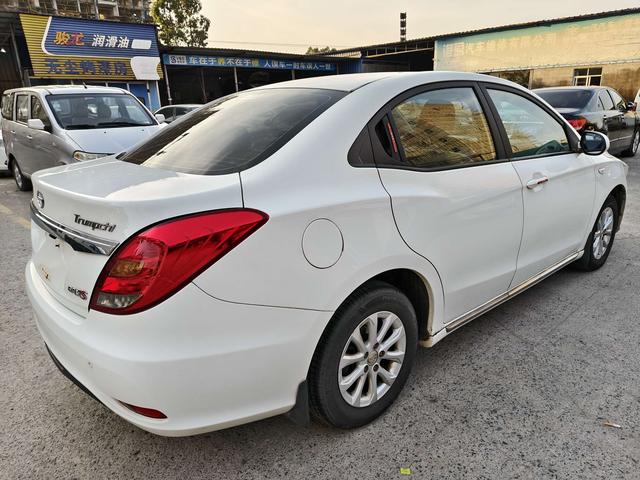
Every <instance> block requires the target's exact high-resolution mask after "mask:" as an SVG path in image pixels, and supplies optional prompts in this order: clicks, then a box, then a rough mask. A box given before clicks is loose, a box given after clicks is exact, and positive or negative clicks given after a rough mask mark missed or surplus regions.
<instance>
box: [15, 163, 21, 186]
mask: <svg viewBox="0 0 640 480" xmlns="http://www.w3.org/2000/svg"><path fill="white" fill-rule="evenodd" d="M13 178H15V180H16V184H17V185H18V188H22V173H21V172H20V167H18V164H17V163H16V162H15V161H14V162H13Z"/></svg>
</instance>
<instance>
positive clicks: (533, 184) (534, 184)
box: [527, 177, 549, 190]
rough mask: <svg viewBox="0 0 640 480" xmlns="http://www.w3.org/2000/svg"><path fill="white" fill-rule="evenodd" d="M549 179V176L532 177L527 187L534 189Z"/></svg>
mask: <svg viewBox="0 0 640 480" xmlns="http://www.w3.org/2000/svg"><path fill="white" fill-rule="evenodd" d="M548 181H549V177H539V178H532V179H531V180H529V181H528V182H527V188H528V189H529V190H533V189H534V188H536V187H537V186H539V185H543V184H545V183H547V182H548Z"/></svg>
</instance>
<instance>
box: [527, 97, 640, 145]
mask: <svg viewBox="0 0 640 480" xmlns="http://www.w3.org/2000/svg"><path fill="white" fill-rule="evenodd" d="M534 92H535V93H536V94H538V95H539V96H540V97H542V98H543V99H544V100H546V101H547V102H548V103H549V104H550V105H551V106H552V107H553V108H555V109H556V110H557V111H558V112H559V113H560V114H561V115H562V116H563V117H564V118H566V119H567V121H568V122H569V123H570V124H571V126H573V128H575V129H576V130H577V132H578V133H580V134H582V133H584V132H586V131H588V130H595V131H597V132H602V133H604V134H605V135H607V136H608V137H609V140H610V142H611V146H610V147H609V151H610V152H611V153H612V154H614V155H619V156H623V157H631V156H633V155H635V154H636V152H637V151H638V146H639V145H640V128H639V127H640V120H639V119H638V114H637V113H636V105H635V103H634V102H628V103H627V102H625V101H624V99H623V98H622V96H621V95H620V94H619V93H618V92H617V91H616V90H614V89H613V88H610V87H600V86H598V87H556V88H541V89H537V90H534Z"/></svg>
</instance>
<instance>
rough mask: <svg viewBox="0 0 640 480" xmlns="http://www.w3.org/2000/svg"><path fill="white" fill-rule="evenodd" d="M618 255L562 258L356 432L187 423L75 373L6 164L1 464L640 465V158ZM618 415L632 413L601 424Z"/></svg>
mask: <svg viewBox="0 0 640 480" xmlns="http://www.w3.org/2000/svg"><path fill="white" fill-rule="evenodd" d="M629 164H630V167H631V168H630V175H629V183H630V189H629V192H628V203H627V213H626V216H625V219H624V223H623V225H622V230H621V231H620V232H619V234H618V237H617V238H616V241H615V245H614V248H613V252H612V254H611V256H610V257H609V261H608V263H607V264H606V265H605V267H603V268H602V269H601V270H599V271H597V272H594V273H581V272H576V271H572V270H564V271H561V272H559V273H557V274H556V275H554V276H553V277H551V278H549V279H547V280H545V281H544V282H543V283H541V284H539V285H538V286H536V287H534V288H533V289H531V290H529V291H527V292H525V293H523V294H522V295H520V296H518V297H516V298H515V299H513V300H512V301H510V302H509V303H507V304H504V305H502V306H500V307H498V308H497V309H495V310H493V311H492V312H490V313H488V314H486V315H485V316H483V317H482V318H479V319H477V320H476V321H474V322H473V323H471V324H470V325H468V326H465V327H464V328H462V329H461V330H460V331H458V332H456V333H455V334H454V335H452V336H450V337H448V338H446V339H445V340H444V341H442V342H441V343H440V344H438V345H436V347H435V348H433V349H430V350H425V349H422V350H421V351H419V354H418V357H417V364H416V365H415V368H414V371H413V374H412V377H411V378H410V380H409V382H408V384H407V386H406V388H405V391H404V393H403V394H402V395H401V396H400V398H399V399H398V401H397V402H396V404H395V405H394V406H393V407H392V408H391V409H390V410H389V411H388V412H387V413H386V414H385V415H384V416H383V417H382V418H381V419H379V420H378V421H376V422H375V423H373V424H372V425H369V426H367V427H364V428H361V429H359V430H354V431H337V430H332V429H329V428H325V427H322V426H318V425H312V426H311V427H309V428H302V427H298V426H296V425H293V424H291V423H290V422H289V421H288V420H286V419H285V418H283V417H277V418H272V419H269V420H265V421H261V422H257V423H253V424H250V425H246V426H242V427H238V428H233V429H229V430H224V431H220V432H215V433H211V434H207V435H200V436H196V437H190V438H162V437H158V436H154V435H152V434H149V433H146V432H144V431H142V430H139V429H137V428H136V427H133V426H131V425H129V424H128V423H126V422H125V421H124V420H121V419H120V418H119V417H117V416H116V415H115V414H112V413H111V412H110V411H108V410H107V409H106V408H105V407H103V406H101V405H100V404H98V403H97V402H95V401H94V400H92V399H91V398H89V397H88V396H87V395H85V394H84V393H82V392H81V391H80V390H79V389H78V388H77V387H76V386H75V385H73V384H72V383H70V382H69V381H68V380H67V379H66V378H64V377H63V376H62V375H61V374H60V373H59V372H58V371H57V370H56V368H55V367H54V365H53V363H52V362H51V360H50V359H49V357H48V355H47V353H46V352H45V349H44V346H43V344H42V341H41V339H40V337H39V335H38V333H37V331H36V327H35V325H34V323H33V320H32V318H31V312H30V308H29V303H28V301H27V297H26V295H25V292H24V281H23V269H24V265H25V262H26V261H27V258H28V256H29V252H30V243H29V223H28V221H27V219H28V202H29V198H30V195H29V194H28V193H21V192H18V191H16V188H15V186H14V183H13V181H12V179H11V178H0V246H1V247H0V259H1V260H0V288H1V292H2V295H1V296H0V426H1V431H2V433H1V437H0V478H7V479H14V478H29V479H31V478H34V479H35V478H46V479H54V478H65V479H67V478H69V479H71V478H74V479H75V478H78V479H98V478H100V479H102V478H109V479H115V478H126V479H150V478H154V479H159V478H180V479H200V478H202V479H205V478H206V479H218V478H219V479H236V478H242V479H258V478H280V477H287V478H289V479H310V478H349V479H360V480H365V479H367V480H368V479H371V478H381V479H393V478H410V477H404V476H402V475H401V473H400V468H410V469H411V475H412V477H413V478H447V479H452V478H465V479H466V478H478V479H507V478H522V479H524V478H532V479H533V478H535V479H540V478H562V479H592V478H601V479H623V478H626V479H632V478H635V479H638V478H640V373H639V366H640V325H639V323H640V294H639V292H640V200H638V199H639V198H640V158H638V157H636V158H634V159H631V160H630V161H629ZM605 422H612V423H615V424H619V425H620V426H621V428H612V427H607V426H604V425H603V424H604V423H605Z"/></svg>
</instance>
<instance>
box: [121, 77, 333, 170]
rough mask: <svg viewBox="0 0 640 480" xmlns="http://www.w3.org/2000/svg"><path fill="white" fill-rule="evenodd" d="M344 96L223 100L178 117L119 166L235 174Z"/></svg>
mask: <svg viewBox="0 0 640 480" xmlns="http://www.w3.org/2000/svg"><path fill="white" fill-rule="evenodd" d="M344 95H345V92H338V91H334V90H320V89H307V88H304V89H303V88H288V89H287V88H282V89H265V90H247V91H244V92H242V93H238V94H233V95H229V96H227V97H224V98H221V99H218V100H216V101H214V102H211V103H209V104H207V105H204V106H203V107H200V108H199V109H198V110H196V111H194V112H191V113H190V114H189V115H185V116H182V117H180V118H179V119H178V120H176V121H174V122H173V123H171V125H170V126H168V127H166V128H163V129H162V130H161V131H160V132H159V133H157V134H156V135H154V136H153V137H152V138H150V139H149V140H148V141H146V142H143V143H142V144H140V145H139V146H137V147H136V148H135V149H134V150H132V151H131V152H128V153H126V154H125V155H124V156H122V157H121V160H123V161H125V162H130V163H136V164H139V165H140V164H142V165H144V166H147V167H157V168H162V169H165V170H173V171H177V172H183V173H195V174H200V175H222V174H225V173H234V172H239V171H241V170H244V169H246V168H249V167H250V166H253V165H255V164H257V163H259V162H261V161H262V160H264V159H265V158H267V157H268V156H270V155H272V154H273V153H274V152H275V151H277V150H278V149H279V148H280V147H282V146H283V145H284V144H285V143H287V142H288V141H289V140H290V139H291V138H293V137H294V136H295V135H296V134H297V133H298V132H300V131H301V130H302V129H303V128H304V127H305V126H307V125H308V124H309V123H310V122H311V121H313V119H315V118H316V117H317V116H318V115H320V114H321V113H322V112H324V111H325V110H326V109H327V108H329V106H331V105H332V104H333V103H335V102H336V101H338V100H339V99H340V98H342V97H343V96H344Z"/></svg>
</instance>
